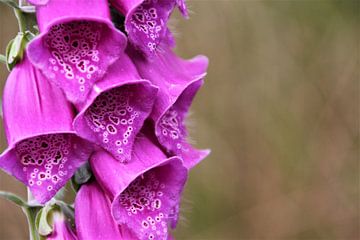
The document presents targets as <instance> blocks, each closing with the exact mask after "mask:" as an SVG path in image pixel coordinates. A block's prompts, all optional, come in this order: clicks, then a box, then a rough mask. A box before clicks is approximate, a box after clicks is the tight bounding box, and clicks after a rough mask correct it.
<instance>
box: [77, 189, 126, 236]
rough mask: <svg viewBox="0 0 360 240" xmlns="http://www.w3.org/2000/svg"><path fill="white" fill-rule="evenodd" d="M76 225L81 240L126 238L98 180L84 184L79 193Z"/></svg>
mask: <svg viewBox="0 0 360 240" xmlns="http://www.w3.org/2000/svg"><path fill="white" fill-rule="evenodd" d="M75 225H76V231H77V235H78V238H79V240H112V239H125V238H122V236H121V234H120V230H119V226H118V225H117V224H116V222H115V221H114V219H113V217H112V215H111V202H110V200H109V198H108V197H107V196H106V195H105V193H104V192H103V191H102V189H101V188H100V187H99V185H98V184H97V182H91V183H87V184H85V185H82V186H81V188H80V190H79V192H78V193H77V195H76V199H75Z"/></svg>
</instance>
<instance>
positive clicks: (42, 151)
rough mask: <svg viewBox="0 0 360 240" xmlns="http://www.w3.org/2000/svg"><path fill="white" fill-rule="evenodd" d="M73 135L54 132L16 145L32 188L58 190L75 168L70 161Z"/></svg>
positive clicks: (18, 155)
mask: <svg viewBox="0 0 360 240" xmlns="http://www.w3.org/2000/svg"><path fill="white" fill-rule="evenodd" d="M70 138H71V137H70V136H69V135H65V134H53V135H44V136H39V137H34V138H30V139H26V140H23V141H21V142H20V143H18V144H17V145H16V154H17V157H18V159H20V161H21V164H22V165H23V171H24V172H25V173H26V175H27V179H28V186H29V187H30V188H31V189H46V190H47V191H56V190H57V189H56V188H57V187H56V186H57V185H58V184H59V183H60V182H62V181H64V178H66V176H67V175H68V174H69V172H70V171H72V169H73V168H74V166H73V165H72V164H71V161H69V154H70V148H71V146H70V144H71V139H70Z"/></svg>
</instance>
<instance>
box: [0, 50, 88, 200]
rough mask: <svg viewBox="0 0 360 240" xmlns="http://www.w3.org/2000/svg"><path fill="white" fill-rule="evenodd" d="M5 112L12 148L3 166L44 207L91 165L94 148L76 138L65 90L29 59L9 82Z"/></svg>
mask: <svg viewBox="0 0 360 240" xmlns="http://www.w3.org/2000/svg"><path fill="white" fill-rule="evenodd" d="M3 112H4V127H5V133H6V136H7V140H8V143H9V147H8V148H7V149H6V150H5V152H4V153H3V154H2V155H1V156H0V167H1V168H2V169H4V170H5V171H6V172H7V173H9V174H11V175H13V176H14V177H16V178H17V179H18V180H20V181H22V182H23V183H24V184H25V185H27V186H28V187H29V188H30V190H31V192H32V193H33V195H34V197H35V198H36V200H38V201H39V202H40V203H44V202H46V201H48V200H49V199H50V198H52V197H53V196H54V195H55V194H56V192H57V191H58V190H59V189H60V188H61V187H63V186H64V185H65V184H66V182H67V180H68V179H69V178H70V177H71V176H72V175H73V173H74V172H75V171H76V169H77V168H78V167H79V166H80V165H82V164H83V163H84V162H86V160H87V159H88V156H89V155H90V153H91V151H92V150H91V146H90V145H89V144H88V143H87V142H86V141H84V140H82V139H80V138H79V137H77V136H76V135H75V132H74V131H73V129H72V120H73V112H72V107H71V105H70V104H69V103H68V102H67V101H66V99H65V97H64V95H63V93H62V92H61V90H60V89H58V88H57V87H55V86H53V85H51V84H50V83H49V82H48V81H47V79H45V77H44V76H43V75H42V74H41V73H40V72H39V71H37V70H36V69H35V68H33V67H32V65H31V63H30V62H29V61H28V60H27V58H26V57H25V58H24V60H23V61H22V62H21V63H19V64H18V65H16V67H15V68H14V69H13V70H12V72H11V73H10V75H9V77H8V79H7V82H6V85H5V89H4V95H3Z"/></svg>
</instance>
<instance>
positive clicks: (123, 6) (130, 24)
mask: <svg viewBox="0 0 360 240" xmlns="http://www.w3.org/2000/svg"><path fill="white" fill-rule="evenodd" d="M111 2H112V4H113V5H114V7H115V8H116V9H117V10H118V11H120V12H121V13H122V14H123V15H125V30H126V32H127V33H128V38H129V41H130V42H131V43H132V44H133V45H134V46H135V47H136V48H138V49H141V50H142V51H143V52H144V53H145V54H147V55H149V54H151V53H153V52H154V51H155V50H156V49H157V47H158V46H159V44H160V43H161V42H167V43H169V44H170V45H173V44H174V40H173V37H172V35H171V33H170V31H169V29H168V27H167V21H168V19H169V17H170V15H171V13H172V11H173V10H174V8H175V6H178V7H179V9H180V11H181V13H182V14H183V15H184V16H186V17H187V16H188V13H187V9H186V5H185V0H111Z"/></svg>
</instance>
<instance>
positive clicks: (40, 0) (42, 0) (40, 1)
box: [27, 0, 49, 6]
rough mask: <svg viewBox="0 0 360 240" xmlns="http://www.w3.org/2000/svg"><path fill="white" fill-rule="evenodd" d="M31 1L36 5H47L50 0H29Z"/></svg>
mask: <svg viewBox="0 0 360 240" xmlns="http://www.w3.org/2000/svg"><path fill="white" fill-rule="evenodd" d="M27 1H28V2H29V3H31V4H32V5H35V6H41V5H46V4H47V3H48V2H49V0H27Z"/></svg>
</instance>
